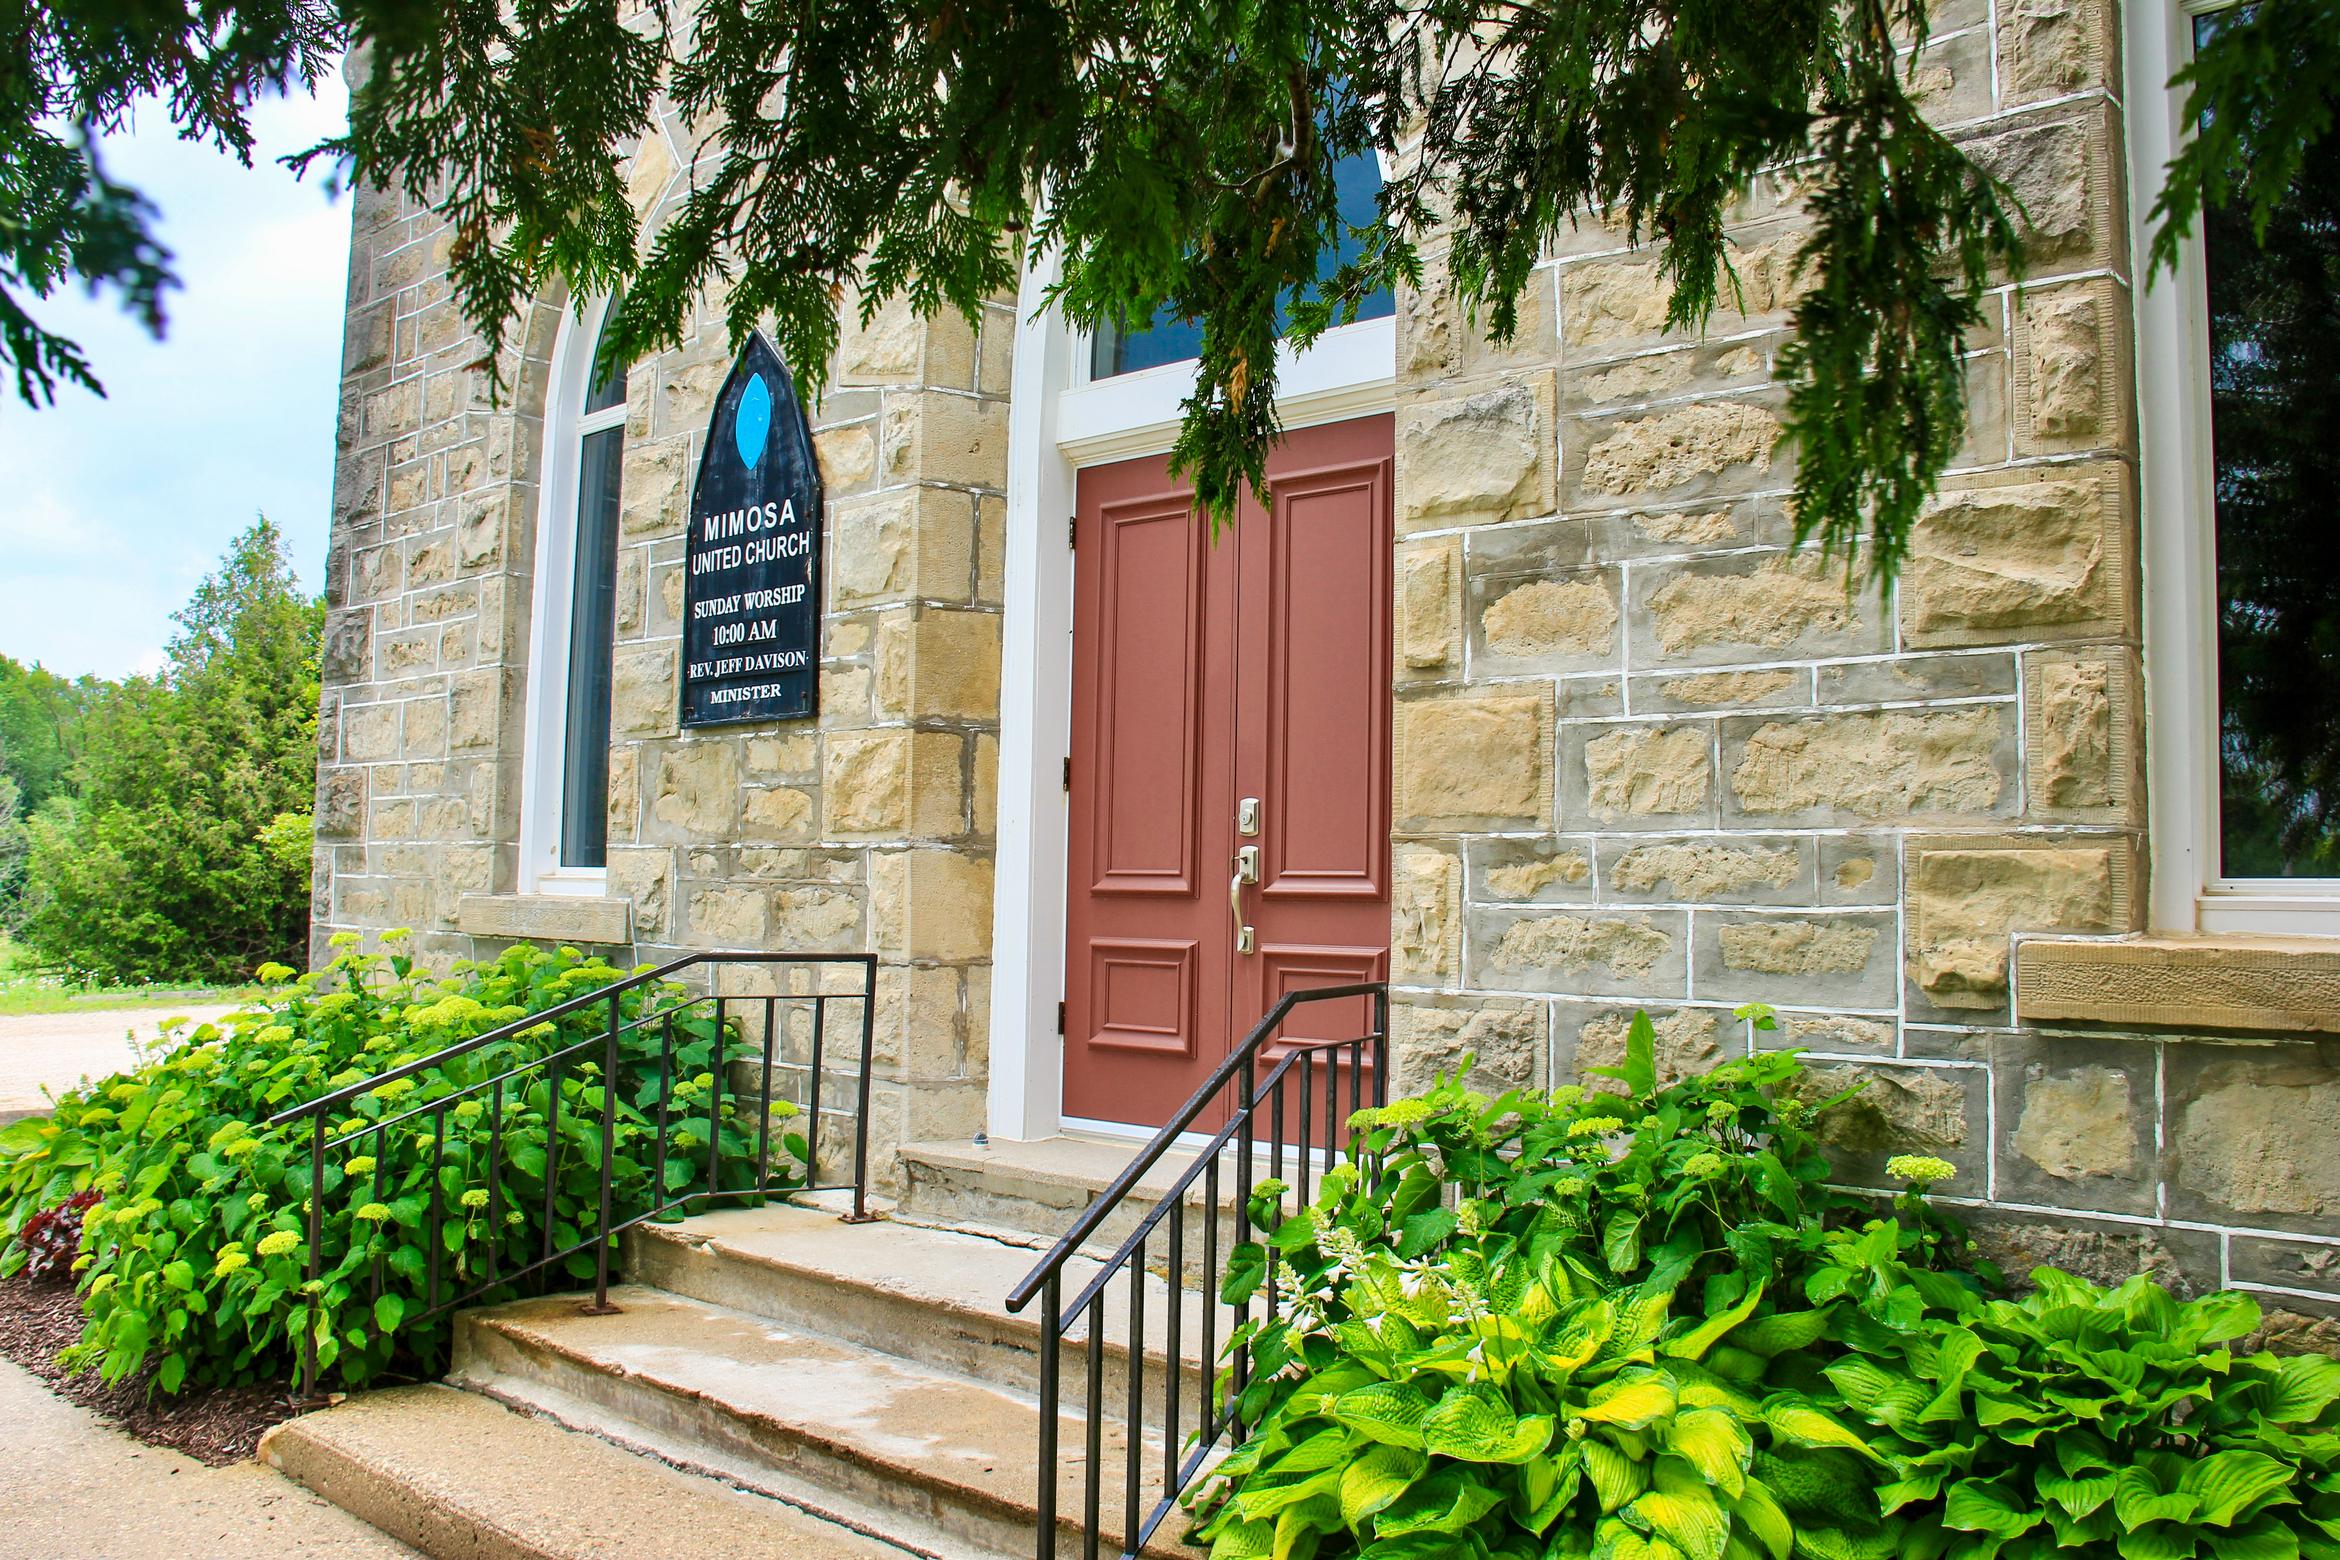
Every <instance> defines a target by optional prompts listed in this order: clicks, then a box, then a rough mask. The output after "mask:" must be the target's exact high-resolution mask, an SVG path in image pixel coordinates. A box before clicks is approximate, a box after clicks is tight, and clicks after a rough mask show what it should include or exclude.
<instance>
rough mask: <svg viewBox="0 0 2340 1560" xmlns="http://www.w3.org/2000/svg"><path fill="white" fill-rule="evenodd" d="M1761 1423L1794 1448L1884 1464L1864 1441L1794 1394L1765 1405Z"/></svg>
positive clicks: (1771, 1400) (1773, 1399)
mask: <svg viewBox="0 0 2340 1560" xmlns="http://www.w3.org/2000/svg"><path fill="white" fill-rule="evenodd" d="M1763 1422H1764V1423H1765V1424H1767V1425H1769V1426H1770V1427H1771V1433H1772V1434H1773V1435H1775V1436H1777V1437H1779V1438H1780V1439H1781V1440H1783V1441H1786V1442H1789V1443H1790V1444H1792V1445H1795V1446H1816V1447H1827V1446H1838V1447H1842V1448H1844V1449H1845V1450H1846V1451H1848V1452H1858V1453H1860V1454H1861V1455H1862V1456H1863V1457H1866V1458H1868V1459H1869V1460H1870V1461H1871V1462H1876V1463H1882V1462H1883V1461H1884V1460H1885V1459H1884V1458H1882V1457H1880V1456H1878V1455H1877V1452H1876V1449H1875V1448H1874V1447H1872V1446H1870V1445H1869V1443H1868V1442H1867V1441H1866V1440H1865V1439H1863V1438H1862V1437H1860V1436H1858V1435H1856V1434H1854V1433H1853V1432H1852V1431H1851V1430H1848V1429H1846V1428H1845V1427H1844V1426H1843V1425H1842V1424H1840V1423H1838V1422H1837V1421H1836V1420H1835V1419H1834V1418H1832V1417H1830V1416H1829V1415H1828V1414H1825V1413H1823V1412H1822V1411H1821V1410H1819V1409H1817V1408H1814V1407H1813V1406H1812V1404H1811V1401H1810V1400H1809V1399H1808V1398H1805V1397H1802V1396H1800V1395H1799V1394H1796V1393H1793V1392H1782V1393H1778V1394H1776V1395H1775V1396H1773V1397H1772V1398H1770V1399H1769V1400H1768V1401H1766V1402H1765V1403H1764V1405H1763Z"/></svg>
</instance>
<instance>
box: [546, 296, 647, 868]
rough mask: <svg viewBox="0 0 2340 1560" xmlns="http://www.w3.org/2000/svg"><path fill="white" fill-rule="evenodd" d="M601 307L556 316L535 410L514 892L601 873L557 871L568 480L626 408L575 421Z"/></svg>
mask: <svg viewBox="0 0 2340 1560" xmlns="http://www.w3.org/2000/svg"><path fill="white" fill-rule="evenodd" d="M608 311H609V300H608V299H607V298H599V299H595V300H593V301H591V302H589V303H587V304H586V305H585V306H584V307H583V308H581V309H569V310H566V311H564V312H563V313H562V315H561V323H560V329H559V330H558V331H557V332H556V333H555V335H554V338H553V355H552V371H551V373H550V375H549V376H548V379H547V384H546V393H545V408H544V460H543V462H542V464H541V465H540V466H539V467H538V469H539V470H540V471H541V472H543V474H544V475H543V480H542V481H540V482H539V483H538V484H537V497H536V574H535V602H534V610H533V611H531V612H530V614H529V628H528V695H527V700H526V703H525V706H524V713H523V715H522V730H521V750H520V751H521V757H520V884H519V887H520V891H521V892H522V893H532V894H581V895H591V896H600V895H605V894H607V893H608V891H609V869H608V868H606V867H571V866H564V865H562V863H561V782H562V778H563V771H564V769H565V768H566V753H567V743H566V741H565V738H566V736H567V727H568V703H569V698H568V694H569V616H570V608H571V602H572V598H573V596H574V592H575V585H576V572H577V478H578V469H579V465H580V463H581V462H580V457H581V456H582V453H583V449H584V443H585V436H586V435H587V434H590V433H598V432H600V431H601V430H603V429H605V428H615V427H620V426H622V425H623V424H624V423H625V420H626V410H627V407H626V403H625V402H622V401H621V402H619V403H618V404H617V405H616V406H611V407H605V408H603V409H602V410H601V411H598V412H594V413H592V414H591V415H590V416H587V415H581V414H580V413H579V410H578V409H579V408H580V407H582V406H583V405H584V404H585V394H586V391H587V389H588V387H589V386H590V385H591V383H592V376H593V348H594V345H595V343H597V342H598V341H599V340H600V339H601V326H602V321H603V319H604V317H605V316H606V315H607V313H608Z"/></svg>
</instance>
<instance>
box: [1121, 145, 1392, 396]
mask: <svg viewBox="0 0 2340 1560" xmlns="http://www.w3.org/2000/svg"><path fill="white" fill-rule="evenodd" d="M1380 194H1381V160H1380V158H1378V157H1376V156H1375V155H1374V154H1373V153H1371V152H1351V153H1350V154H1349V155H1348V156H1346V157H1344V158H1342V159H1341V160H1340V161H1339V162H1337V163H1334V164H1333V198H1334V199H1335V200H1336V201H1338V202H1339V204H1340V212H1341V221H1342V222H1343V223H1344V224H1345V225H1346V226H1347V227H1357V228H1361V227H1370V226H1372V225H1373V219H1374V217H1375V216H1376V215H1377V212H1376V210H1375V205H1374V202H1375V198H1376V197H1378V196H1379V195H1380ZM1361 247H1362V246H1361V245H1360V244H1359V243H1358V242H1357V240H1356V239H1354V238H1351V237H1350V236H1349V235H1348V233H1347V232H1345V231H1344V232H1342V233H1340V234H1338V235H1337V236H1336V237H1335V239H1334V241H1333V243H1332V245H1331V246H1330V247H1329V248H1327V249H1326V250H1325V251H1324V253H1322V254H1321V255H1319V256H1317V260H1316V274H1317V275H1318V276H1319V277H1320V278H1321V277H1324V276H1327V275H1330V274H1331V273H1332V272H1334V271H1337V270H1339V269H1340V268H1341V267H1342V266H1343V265H1344V264H1346V263H1347V262H1348V261H1349V260H1350V258H1351V257H1353V256H1354V255H1355V254H1356V253H1357V251H1358V249H1359V248H1361ZM1396 312H1397V300H1396V299H1395V298H1393V297H1391V296H1390V293H1389V289H1387V288H1386V287H1385V288H1382V289H1381V290H1379V291H1377V292H1375V293H1374V294H1373V295H1372V296H1370V297H1368V298H1367V299H1365V300H1364V302H1363V303H1362V304H1360V305H1359V307H1358V309H1357V318H1358V319H1360V320H1378V319H1386V318H1388V317H1389V316H1390V315H1392V314H1395V313H1396ZM1277 315H1278V319H1277V323H1278V324H1282V323H1284V321H1285V319H1286V318H1287V317H1288V316H1287V315H1286V311H1284V310H1282V309H1279V310H1278V311H1277ZM1200 356H1202V326H1201V325H1200V324H1198V323H1197V322H1195V321H1193V320H1188V319H1181V318H1179V317H1178V315H1177V314H1176V313H1175V312H1173V311H1172V310H1171V309H1170V308H1168V307H1167V306H1165V307H1163V308H1162V309H1161V310H1159V311H1157V312H1156V313H1155V315H1154V318H1153V319H1152V321H1151V322H1149V323H1148V324H1147V325H1146V326H1144V327H1143V328H1142V329H1138V330H1116V329H1114V328H1113V327H1112V326H1107V327H1106V328H1104V329H1103V330H1100V331H1098V332H1097V334H1096V335H1095V336H1094V337H1093V338H1091V341H1090V346H1089V377H1090V378H1091V379H1092V380H1095V379H1111V378H1112V377H1114V376H1115V375H1117V374H1134V373H1136V372H1137V371H1138V370H1139V369H1143V368H1160V367H1163V366H1164V365H1165V364H1170V363H1183V362H1186V361H1187V360H1189V359H1192V358H1197V357H1200Z"/></svg>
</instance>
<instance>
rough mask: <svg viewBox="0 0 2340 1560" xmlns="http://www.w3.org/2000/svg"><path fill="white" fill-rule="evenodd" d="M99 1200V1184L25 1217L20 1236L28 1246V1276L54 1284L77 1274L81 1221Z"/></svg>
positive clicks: (26, 1270) (25, 1248)
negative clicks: (75, 1260)
mask: <svg viewBox="0 0 2340 1560" xmlns="http://www.w3.org/2000/svg"><path fill="white" fill-rule="evenodd" d="M98 1201H99V1199H98V1194H97V1191H96V1189H95V1188H92V1189H91V1190H89V1191H86V1192H75V1193H74V1194H73V1195H72V1196H71V1197H68V1198H66V1199H65V1200H64V1201H63V1202H61V1203H59V1204H58V1205H57V1206H56V1207H54V1208H43V1209H42V1210H41V1211H40V1212H38V1213H36V1214H34V1215H33V1216H32V1217H31V1218H29V1219H27V1220H25V1221H24V1228H23V1229H22V1230H21V1231H19V1232H18V1233H17V1237H16V1238H17V1243H18V1244H19V1245H21V1246H23V1247H24V1276H25V1277H27V1278H29V1279H31V1280H32V1281H33V1282H34V1283H36V1284H54V1283H62V1282H64V1281H65V1280H67V1279H69V1278H71V1277H72V1276H73V1259H74V1258H75V1257H76V1256H78V1255H80V1253H81V1221H82V1218H83V1216H84V1215H86V1214H87V1213H88V1212H89V1210H90V1209H92V1208H94V1207H96V1206H97V1205H98Z"/></svg>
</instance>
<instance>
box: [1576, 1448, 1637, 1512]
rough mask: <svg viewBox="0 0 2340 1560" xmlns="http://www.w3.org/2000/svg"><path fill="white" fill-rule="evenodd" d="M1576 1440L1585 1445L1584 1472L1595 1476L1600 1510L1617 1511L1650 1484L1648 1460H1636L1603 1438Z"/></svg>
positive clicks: (1593, 1482)
mask: <svg viewBox="0 0 2340 1560" xmlns="http://www.w3.org/2000/svg"><path fill="white" fill-rule="evenodd" d="M1576 1444H1577V1445H1578V1446H1581V1447H1583V1448H1584V1472H1585V1476H1586V1477H1587V1478H1589V1479H1591V1480H1592V1487H1593V1495H1594V1496H1595V1498H1597V1499H1598V1500H1599V1501H1600V1503H1601V1510H1603V1511H1615V1510H1617V1509H1618V1508H1620V1507H1622V1506H1623V1505H1624V1504H1625V1503H1626V1502H1627V1501H1630V1500H1631V1499H1633V1497H1634V1496H1636V1495H1639V1494H1640V1493H1641V1492H1642V1491H1643V1490H1645V1489H1647V1488H1649V1465H1648V1464H1647V1463H1640V1462H1635V1461H1634V1460H1633V1459H1632V1458H1630V1457H1628V1456H1626V1455H1625V1454H1624V1453H1623V1452H1620V1451H1618V1450H1617V1449H1616V1448H1615V1447H1613V1446H1610V1445H1608V1444H1607V1443H1606V1442H1603V1441H1597V1440H1584V1441H1579V1442H1577V1443H1576Z"/></svg>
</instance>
